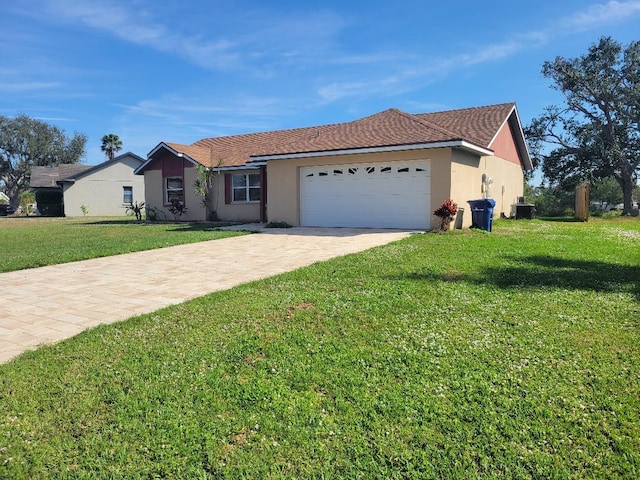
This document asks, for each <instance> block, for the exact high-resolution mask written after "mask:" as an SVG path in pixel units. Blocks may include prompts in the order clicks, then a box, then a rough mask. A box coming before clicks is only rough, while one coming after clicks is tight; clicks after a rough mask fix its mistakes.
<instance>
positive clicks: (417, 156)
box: [135, 103, 532, 229]
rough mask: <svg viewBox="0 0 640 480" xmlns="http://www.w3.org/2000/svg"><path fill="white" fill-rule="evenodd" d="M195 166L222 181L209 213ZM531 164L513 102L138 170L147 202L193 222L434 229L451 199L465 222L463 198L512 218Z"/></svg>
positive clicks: (213, 146)
mask: <svg viewBox="0 0 640 480" xmlns="http://www.w3.org/2000/svg"><path fill="white" fill-rule="evenodd" d="M197 165H201V166H204V167H207V168H209V169H211V171H212V172H213V174H214V176H213V187H212V191H210V195H211V196H212V201H211V202H210V205H209V208H208V209H207V208H205V206H203V203H202V199H201V198H200V197H199V196H198V195H197V194H196V193H195V191H194V188H193V185H194V183H195V181H196V178H197V170H198V169H197V168H196V166H197ZM531 168H532V164H531V159H530V157H529V153H528V150H527V146H526V143H525V139H524V135H523V132H522V127H521V123H520V119H519V117H518V113H517V109H516V106H515V104H514V103H505V104H500V105H490V106H484V107H475V108H466V109H461V110H450V111H444V112H436V113H423V114H409V113H406V112H403V111H400V110H397V109H389V110H385V111H383V112H380V113H376V114H374V115H371V116H368V117H365V118H361V119H358V120H354V121H352V122H347V123H339V124H333V125H322V126H317V127H305V128H296V129H291V130H280V131H271V132H261V133H251V134H244V135H234V136H227V137H215V138H205V139H202V140H199V141H197V142H195V143H193V144H191V145H181V144H177V143H170V142H162V143H160V144H158V145H157V146H156V147H155V148H154V149H153V150H152V151H151V152H150V153H149V155H148V158H147V160H146V161H145V162H144V163H143V164H142V165H141V166H140V167H138V168H137V169H136V171H135V173H136V174H138V175H144V182H145V201H146V205H147V206H152V207H155V208H156V209H159V210H167V208H168V207H170V206H171V203H172V201H173V202H179V203H180V204H183V205H184V206H186V207H187V209H188V211H187V213H186V214H185V215H184V216H183V217H182V219H186V220H192V221H198V220H207V219H209V218H210V217H211V216H215V217H216V218H219V219H220V220H229V221H231V220H233V221H261V222H267V221H270V222H286V223H288V224H290V225H294V226H298V225H300V226H320V227H371V228H411V229H430V228H433V227H436V226H437V225H438V219H437V217H434V216H433V210H435V209H436V208H438V207H439V206H440V204H442V202H444V201H445V200H446V199H447V198H451V199H452V200H453V201H454V202H456V203H457V204H458V205H459V207H460V208H464V209H465V210H466V212H465V213H464V214H463V215H462V218H461V221H460V222H459V225H461V226H469V225H470V224H471V215H470V212H469V208H468V205H467V203H466V202H467V201H468V200H474V199H478V198H482V196H483V195H485V196H487V197H491V198H494V199H495V200H496V207H495V210H494V215H500V213H504V214H505V215H510V213H511V209H512V205H513V204H515V203H516V202H517V199H518V197H521V196H522V195H523V190H524V171H525V170H530V169H531ZM208 210H210V211H208ZM211 210H212V211H211ZM166 215H167V217H168V218H171V216H170V214H169V213H166Z"/></svg>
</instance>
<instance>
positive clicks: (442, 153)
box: [267, 149, 451, 226]
mask: <svg viewBox="0 0 640 480" xmlns="http://www.w3.org/2000/svg"><path fill="white" fill-rule="evenodd" d="M423 159H429V160H431V199H432V200H431V205H432V206H434V205H437V206H439V205H440V204H441V203H442V202H443V201H445V200H446V199H447V198H448V196H449V183H450V182H449V180H450V176H451V174H450V172H451V169H450V159H451V150H450V149H433V150H412V151H404V152H384V153H374V154H357V155H334V156H326V157H321V158H318V157H315V158H300V159H286V160H272V161H270V162H269V163H268V164H267V174H268V190H267V218H268V220H269V221H273V222H286V223H288V224H290V225H295V226H297V225H300V168H301V167H307V166H314V165H340V164H349V163H372V162H389V161H393V160H423ZM434 208H435V207H434ZM434 218H435V217H434ZM434 221H435V220H433V219H432V224H433V222H434Z"/></svg>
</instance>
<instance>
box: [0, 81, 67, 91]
mask: <svg viewBox="0 0 640 480" xmlns="http://www.w3.org/2000/svg"><path fill="white" fill-rule="evenodd" d="M58 87H60V83H58V82H7V83H0V92H27V91H35V90H51V89H54V88H58Z"/></svg>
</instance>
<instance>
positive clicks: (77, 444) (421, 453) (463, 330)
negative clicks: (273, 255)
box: [0, 220, 640, 479]
mask: <svg viewBox="0 0 640 480" xmlns="http://www.w3.org/2000/svg"><path fill="white" fill-rule="evenodd" d="M639 242H640V222H638V221H590V222H589V223H557V222H542V221H537V220H536V221H531V222H529V221H517V222H516V221H497V222H496V223H495V224H494V233H492V234H486V233H483V232H478V231H461V232H460V231H456V232H450V233H448V234H445V235H436V234H426V235H415V236H412V237H410V238H407V239H405V240H403V241H400V242H397V243H393V244H389V245H386V246H383V247H380V248H376V249H373V250H369V251H366V252H363V253H360V254H357V255H349V256H346V257H342V258H338V259H334V260H332V261H328V262H322V263H317V264H315V265H312V266H310V267H307V268H304V269H300V270H297V271H295V272H291V273H288V274H284V275H279V276H277V277H273V278H269V279H266V280H263V281H259V282H254V283H250V284H246V285H242V286H239V287H236V288H234V289H231V290H229V291H226V292H218V293H214V294H211V295H208V296H205V297H202V298H199V299H196V300H193V301H190V302H188V303H185V304H183V305H179V306H175V307H171V308H167V309H164V310H161V311H158V312H155V313H152V314H148V315H143V316H139V317H136V318H133V319H130V320H128V321H125V322H121V323H118V324H113V325H108V326H101V327H98V328H95V329H92V330H90V331H87V332H85V333H83V334H81V335H78V336H76V337H74V338H72V339H70V340H67V341H64V342H61V343H59V344H56V345H53V346H49V347H44V348H41V349H39V350H37V351H34V352H28V353H26V354H24V355H22V356H20V357H18V358H17V359H15V360H14V361H12V362H10V363H8V364H5V365H0V478H198V479H202V478H233V479H235V478H347V479H353V478H384V479H387V478H447V479H456V478H523V479H524V478H541V479H542V478H544V479H549V478H557V479H571V478H574V479H577V478H584V479H587V478H588V479H612V478H625V479H627V478H628V479H635V478H638V477H640V401H639V399H640V248H638V245H639Z"/></svg>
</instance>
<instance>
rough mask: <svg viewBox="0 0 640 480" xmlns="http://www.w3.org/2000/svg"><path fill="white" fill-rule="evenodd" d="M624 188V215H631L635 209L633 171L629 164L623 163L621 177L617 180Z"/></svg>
mask: <svg viewBox="0 0 640 480" xmlns="http://www.w3.org/2000/svg"><path fill="white" fill-rule="evenodd" d="M616 180H618V183H619V184H620V187H621V188H622V199H623V200H622V201H623V204H624V207H623V209H622V215H631V210H632V208H633V187H634V185H633V169H632V167H631V165H630V164H629V162H623V165H622V168H621V173H620V177H618V178H616Z"/></svg>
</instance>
